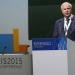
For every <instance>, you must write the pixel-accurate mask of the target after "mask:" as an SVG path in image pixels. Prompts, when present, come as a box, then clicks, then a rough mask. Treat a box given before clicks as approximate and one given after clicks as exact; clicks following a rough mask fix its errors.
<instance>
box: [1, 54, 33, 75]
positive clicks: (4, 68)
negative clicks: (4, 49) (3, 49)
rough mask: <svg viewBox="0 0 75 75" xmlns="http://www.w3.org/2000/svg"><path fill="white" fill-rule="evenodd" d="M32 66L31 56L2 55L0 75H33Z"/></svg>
mask: <svg viewBox="0 0 75 75" xmlns="http://www.w3.org/2000/svg"><path fill="white" fill-rule="evenodd" d="M31 65H32V63H31V55H30V54H27V55H26V54H24V53H9V54H8V53H5V54H3V55H2V54H0V75H31Z"/></svg>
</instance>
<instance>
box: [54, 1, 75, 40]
mask: <svg viewBox="0 0 75 75" xmlns="http://www.w3.org/2000/svg"><path fill="white" fill-rule="evenodd" d="M61 11H62V13H63V15H64V17H63V18H61V19H59V20H57V21H56V23H55V28H54V33H53V37H55V38H64V37H67V38H69V39H70V40H72V41H74V40H75V15H73V14H72V5H71V4H70V3H69V2H64V3H63V4H62V5H61Z"/></svg>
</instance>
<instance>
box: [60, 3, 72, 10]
mask: <svg viewBox="0 0 75 75" xmlns="http://www.w3.org/2000/svg"><path fill="white" fill-rule="evenodd" d="M64 4H69V5H70V7H71V8H72V4H71V3H69V2H64V3H62V4H61V10H62V6H63V5H64Z"/></svg>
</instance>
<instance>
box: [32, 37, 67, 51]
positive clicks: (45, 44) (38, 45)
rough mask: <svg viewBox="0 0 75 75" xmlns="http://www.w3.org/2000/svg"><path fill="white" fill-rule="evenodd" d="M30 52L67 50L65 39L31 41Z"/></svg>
mask: <svg viewBox="0 0 75 75" xmlns="http://www.w3.org/2000/svg"><path fill="white" fill-rule="evenodd" d="M32 50H67V39H66V38H37V39H32Z"/></svg>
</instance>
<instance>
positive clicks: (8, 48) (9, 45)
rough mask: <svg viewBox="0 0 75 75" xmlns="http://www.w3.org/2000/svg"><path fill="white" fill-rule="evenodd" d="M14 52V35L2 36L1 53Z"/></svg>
mask: <svg viewBox="0 0 75 75" xmlns="http://www.w3.org/2000/svg"><path fill="white" fill-rule="evenodd" d="M3 51H4V52H8V53H9V52H13V34H0V52H3Z"/></svg>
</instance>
